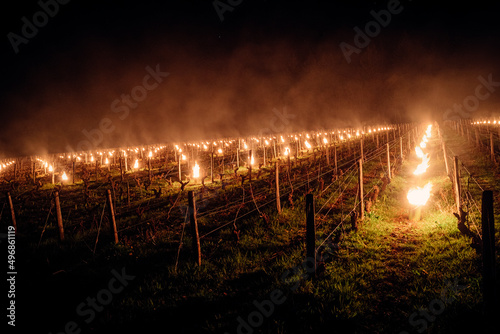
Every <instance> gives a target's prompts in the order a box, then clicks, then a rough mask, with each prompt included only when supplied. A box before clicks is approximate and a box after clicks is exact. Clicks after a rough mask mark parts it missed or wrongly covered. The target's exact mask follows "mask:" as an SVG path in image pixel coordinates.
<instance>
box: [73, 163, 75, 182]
mask: <svg viewBox="0 0 500 334" xmlns="http://www.w3.org/2000/svg"><path fill="white" fill-rule="evenodd" d="M73 184H75V160H73Z"/></svg>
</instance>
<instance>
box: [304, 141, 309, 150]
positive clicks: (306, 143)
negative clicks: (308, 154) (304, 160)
mask: <svg viewBox="0 0 500 334" xmlns="http://www.w3.org/2000/svg"><path fill="white" fill-rule="evenodd" d="M304 144H305V145H306V147H307V148H311V144H309V142H308V141H307V140H306V142H305V143H304Z"/></svg>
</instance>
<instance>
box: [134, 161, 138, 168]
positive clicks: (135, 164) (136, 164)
mask: <svg viewBox="0 0 500 334" xmlns="http://www.w3.org/2000/svg"><path fill="white" fill-rule="evenodd" d="M138 168H139V159H135V162H134V169H138Z"/></svg>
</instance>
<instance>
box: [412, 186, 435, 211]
mask: <svg viewBox="0 0 500 334" xmlns="http://www.w3.org/2000/svg"><path fill="white" fill-rule="evenodd" d="M431 190H432V183H431V182H429V183H427V184H426V185H425V186H424V187H423V188H420V187H416V188H411V189H410V190H409V191H408V194H407V195H406V198H407V199H408V202H409V203H410V204H412V205H416V206H421V205H425V203H427V201H428V200H429V198H430V197H431Z"/></svg>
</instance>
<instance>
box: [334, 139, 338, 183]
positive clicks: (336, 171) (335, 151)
mask: <svg viewBox="0 0 500 334" xmlns="http://www.w3.org/2000/svg"><path fill="white" fill-rule="evenodd" d="M333 152H334V153H335V175H338V170H337V144H335V146H334V147H333Z"/></svg>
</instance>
